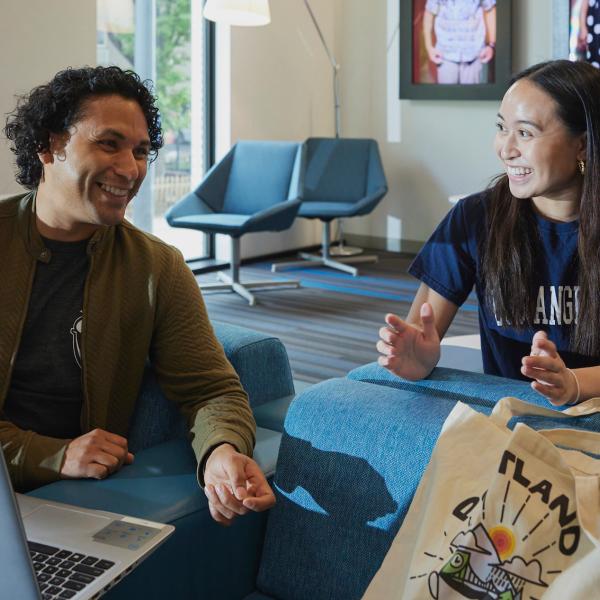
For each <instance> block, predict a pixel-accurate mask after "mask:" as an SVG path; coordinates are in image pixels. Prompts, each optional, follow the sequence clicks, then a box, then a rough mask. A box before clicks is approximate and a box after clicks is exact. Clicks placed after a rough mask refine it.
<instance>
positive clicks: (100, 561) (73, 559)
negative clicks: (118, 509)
mask: <svg viewBox="0 0 600 600" xmlns="http://www.w3.org/2000/svg"><path fill="white" fill-rule="evenodd" d="M174 530H175V528H174V527H173V526H172V525H163V524H161V523H154V522H152V521H145V520H142V519H136V518H133V517H127V516H124V515H119V514H115V513H110V512H104V511H98V510H88V509H84V508H78V507H77V506H71V505H68V504H61V503H58V502H49V501H45V500H40V499H38V498H32V497H30V496H23V495H22V494H15V493H14V492H13V489H12V485H11V482H10V478H9V476H8V471H7V469H6V463H5V461H4V454H3V453H2V451H1V450H0V582H1V584H0V585H1V589H0V597H1V598H7V599H8V598H11V599H17V598H18V599H19V600H40V598H41V599H42V600H46V599H48V600H49V599H53V600H54V599H60V600H65V599H69V598H72V599H73V600H83V599H88V598H98V597H99V596H101V595H102V594H103V593H104V592H106V591H107V590H109V589H110V588H111V587H112V586H113V585H115V584H116V583H117V582H118V581H119V580H121V579H122V578H123V577H124V576H125V575H127V573H129V572H130V571H131V570H132V569H134V568H135V567H136V566H137V565H138V564H139V563H140V562H141V561H142V560H144V559H145V558H146V557H147V556H148V555H149V554H150V553H151V552H152V551H153V550H154V549H156V548H157V546H158V545H159V544H161V543H162V542H163V541H164V540H165V539H166V538H167V537H168V536H169V535H171V533H173V531H174Z"/></svg>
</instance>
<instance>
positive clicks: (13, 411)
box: [4, 239, 89, 439]
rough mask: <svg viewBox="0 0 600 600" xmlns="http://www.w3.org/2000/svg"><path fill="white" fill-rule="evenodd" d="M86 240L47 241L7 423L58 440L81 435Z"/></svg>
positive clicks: (10, 395) (7, 406)
mask: <svg viewBox="0 0 600 600" xmlns="http://www.w3.org/2000/svg"><path fill="white" fill-rule="evenodd" d="M87 243H88V241H87V240H83V241H81V242H57V241H55V240H46V239H45V240H44V244H45V246H46V248H47V249H48V250H49V251H50V253H51V258H50V262H48V263H47V264H46V263H42V262H38V263H37V266H36V272H35V277H34V280H33V289H32V292H31V298H30V301H29V308H28V310H27V318H26V320H25V325H24V328H23V334H22V336H21V343H20V346H19V351H18V354H17V359H16V362H15V365H14V368H13V372H12V377H11V382H10V387H9V390H8V396H7V398H6V401H5V404H4V418H5V419H7V420H8V421H11V422H12V423H14V424H15V425H17V426H18V427H20V428H21V429H24V430H31V431H35V432H36V433H39V434H42V435H48V436H51V437H56V438H62V439H65V438H73V437H77V436H79V435H81V424H80V421H81V406H82V399H83V393H82V383H81V350H80V348H81V346H80V341H81V331H82V324H83V313H82V307H83V292H84V287H85V280H86V276H87V272H88V268H89V261H88V256H87V253H86V248H87Z"/></svg>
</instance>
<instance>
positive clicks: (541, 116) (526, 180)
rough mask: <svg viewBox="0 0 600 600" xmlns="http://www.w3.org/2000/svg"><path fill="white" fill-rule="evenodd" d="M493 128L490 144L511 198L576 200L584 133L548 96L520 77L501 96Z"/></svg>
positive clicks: (582, 155)
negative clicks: (560, 113)
mask: <svg viewBox="0 0 600 600" xmlns="http://www.w3.org/2000/svg"><path fill="white" fill-rule="evenodd" d="M496 126H497V132H496V138H495V141H494V148H495V150H496V154H497V155H498V158H499V159H500V160H501V161H502V163H503V165H504V168H505V170H506V174H507V175H508V181H509V185H510V191H511V193H512V195H513V196H515V197H516V198H533V199H540V200H542V201H557V200H559V201H561V200H562V201H568V202H576V203H578V202H579V196H580V193H581V182H582V178H581V174H580V172H579V169H578V167H577V161H578V160H584V159H585V134H581V135H574V134H573V133H572V132H571V131H570V130H569V129H568V128H567V127H566V125H565V124H564V123H563V121H562V120H561V119H560V117H559V116H558V106H557V104H556V102H555V101H554V100H553V99H552V97H551V96H550V95H548V94H547V93H546V92H545V91H544V90H543V89H542V88H540V87H539V86H538V85H536V84H535V83H533V82H531V81H529V80H527V79H520V80H519V81H517V82H516V83H515V84H513V85H512V86H511V87H510V89H509V90H508V91H507V92H506V94H505V95H504V98H503V99H502V104H501V106H500V112H499V113H498V120H497V125H496Z"/></svg>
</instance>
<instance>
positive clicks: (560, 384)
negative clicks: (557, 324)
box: [521, 331, 579, 406]
mask: <svg viewBox="0 0 600 600" xmlns="http://www.w3.org/2000/svg"><path fill="white" fill-rule="evenodd" d="M521 363H522V366H521V373H523V375H525V377H530V378H531V379H533V381H532V382H531V387H532V388H533V389H534V390H535V391H536V392H538V393H540V394H542V396H545V397H546V398H548V400H549V401H550V402H551V403H552V404H554V406H563V405H564V404H569V403H572V402H575V401H576V400H577V399H578V396H579V387H578V385H577V381H576V379H575V374H574V373H573V372H572V371H570V370H569V369H567V367H566V365H565V363H564V361H563V359H562V358H561V357H560V355H559V354H558V352H557V350H556V345H555V344H554V342H552V341H550V340H549V339H548V336H547V335H546V333H545V332H544V331H538V332H536V334H535V335H534V336H533V341H532V344H531V354H530V355H529V356H524V357H523V359H522V360H521Z"/></svg>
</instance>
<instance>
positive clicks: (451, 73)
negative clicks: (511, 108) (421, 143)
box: [400, 0, 600, 100]
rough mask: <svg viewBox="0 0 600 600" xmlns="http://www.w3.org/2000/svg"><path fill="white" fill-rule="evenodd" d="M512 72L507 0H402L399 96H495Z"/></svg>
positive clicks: (484, 98)
mask: <svg viewBox="0 0 600 600" xmlns="http://www.w3.org/2000/svg"><path fill="white" fill-rule="evenodd" d="M598 1H599V2H600V0H598ZM510 77H511V0H400V98H411V99H417V100H497V99H500V98H502V95H503V94H504V92H505V91H506V86H507V84H508V81H509V80H510Z"/></svg>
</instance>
